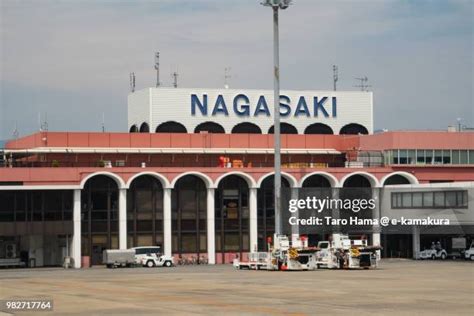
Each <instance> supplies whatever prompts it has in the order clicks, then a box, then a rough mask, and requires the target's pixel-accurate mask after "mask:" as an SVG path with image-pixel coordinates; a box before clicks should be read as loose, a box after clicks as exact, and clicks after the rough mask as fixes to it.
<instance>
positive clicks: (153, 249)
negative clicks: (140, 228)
mask: <svg viewBox="0 0 474 316" xmlns="http://www.w3.org/2000/svg"><path fill="white" fill-rule="evenodd" d="M131 249H132V250H133V251H135V263H136V264H138V265H141V264H142V260H143V258H146V257H147V256H148V255H151V254H156V255H157V256H158V257H159V256H161V247H160V246H143V247H134V248H131Z"/></svg>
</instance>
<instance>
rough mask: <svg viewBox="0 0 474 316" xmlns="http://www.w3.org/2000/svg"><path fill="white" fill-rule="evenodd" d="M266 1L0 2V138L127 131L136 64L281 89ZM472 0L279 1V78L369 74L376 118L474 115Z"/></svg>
mask: <svg viewBox="0 0 474 316" xmlns="http://www.w3.org/2000/svg"><path fill="white" fill-rule="evenodd" d="M260 2H261V1H260V0H239V1H235V0H232V1H231V0H193V1H191V0H161V1H160V0H156V1H140V0H138V1H137V0H133V1H131V0H130V1H124V0H119V1H112V0H107V1H106V0H93V1H92V0H76V1H74V0H69V1H59V0H56V1H49V0H44V1H33V0H30V1H27V0H23V1H12V0H0V32H1V33H0V34H1V35H0V36H1V38H0V45H1V50H0V54H1V55H0V139H8V138H11V137H12V135H13V133H14V131H15V128H16V129H17V130H18V132H19V135H20V136H23V135H27V134H30V133H33V132H35V131H37V130H38V129H39V121H40V119H39V117H41V120H44V119H45V118H46V117H47V122H48V128H49V130H51V131H99V130H101V128H102V127H101V126H102V119H103V117H104V118H105V128H106V130H107V131H122V132H126V131H128V129H127V117H126V115H127V94H128V93H129V73H130V72H132V71H133V72H135V74H136V84H137V89H141V88H145V87H150V86H154V84H155V70H154V68H153V66H154V52H155V51H159V52H160V67H161V81H162V85H164V86H171V84H172V77H171V73H172V72H174V71H177V72H178V73H179V86H180V87H195V88H221V87H223V86H224V69H225V68H226V67H230V68H231V70H230V75H231V78H230V79H229V84H230V86H231V87H232V88H242V89H244V88H256V89H272V88H273V79H272V63H273V59H272V58H273V57H272V56H273V55H272V54H273V46H272V12H271V10H270V9H269V8H265V7H263V6H261V5H260V4H259V3H260ZM473 35H474V1H471V0H464V1H462V0H461V1H449V0H447V1H422V0H417V1H414V0H412V1H409V0H405V1H389V0H385V1H378V0H365V1H364V0H361V1H349V0H347V1H334V0H326V1H325V0H318V1H315V0H294V1H293V5H292V6H291V7H290V8H288V9H287V10H284V11H281V12H280V66H281V88H282V89H295V90H312V89H314V90H330V89H332V65H333V64H336V65H338V68H339V82H338V90H356V89H358V88H356V87H354V86H355V85H357V84H358V83H357V81H356V80H355V78H356V77H363V76H367V77H368V78H369V84H370V85H371V87H370V90H371V91H373V93H374V125H375V129H388V130H401V129H411V130H414V129H446V128H447V126H448V125H457V118H461V119H462V121H461V124H463V125H466V126H469V127H472V126H474V103H473V91H474V72H473V70H474V69H473V59H474V55H473V49H474V43H473V40H474V39H473V38H474V36H473Z"/></svg>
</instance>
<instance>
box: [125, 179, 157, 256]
mask: <svg viewBox="0 0 474 316" xmlns="http://www.w3.org/2000/svg"><path fill="white" fill-rule="evenodd" d="M127 245H128V248H131V247H139V246H161V250H162V251H163V186H162V185H161V182H160V181H159V180H158V179H156V178H155V177H153V176H150V175H142V176H139V177H137V178H135V179H133V181H132V183H131V184H130V188H129V189H128V190H127Z"/></svg>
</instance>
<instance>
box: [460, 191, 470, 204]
mask: <svg viewBox="0 0 474 316" xmlns="http://www.w3.org/2000/svg"><path fill="white" fill-rule="evenodd" d="M468 203H469V201H468V194H467V191H463V194H462V204H461V206H462V207H467V206H468Z"/></svg>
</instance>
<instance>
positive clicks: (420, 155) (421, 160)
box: [416, 149, 425, 164]
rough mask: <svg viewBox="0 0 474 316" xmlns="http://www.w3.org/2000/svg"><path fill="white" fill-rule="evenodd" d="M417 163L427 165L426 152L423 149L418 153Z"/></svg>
mask: <svg viewBox="0 0 474 316" xmlns="http://www.w3.org/2000/svg"><path fill="white" fill-rule="evenodd" d="M416 163H418V164H424V163H425V151H424V150H423V149H420V150H417V151H416Z"/></svg>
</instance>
